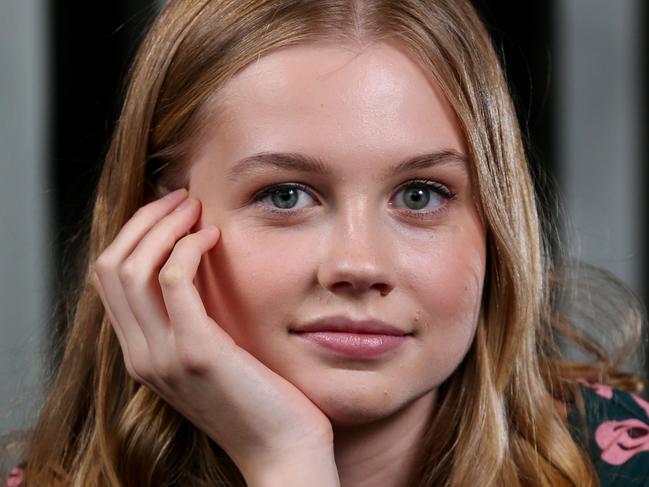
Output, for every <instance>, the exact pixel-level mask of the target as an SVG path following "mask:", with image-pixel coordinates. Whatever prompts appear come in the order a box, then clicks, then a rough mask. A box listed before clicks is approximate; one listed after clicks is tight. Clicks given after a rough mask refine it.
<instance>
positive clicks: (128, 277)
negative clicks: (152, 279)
mask: <svg viewBox="0 0 649 487" xmlns="http://www.w3.org/2000/svg"><path fill="white" fill-rule="evenodd" d="M138 268H139V266H138V265H137V263H136V262H135V261H133V260H131V259H127V260H125V261H124V263H123V264H122V265H121V266H120V268H119V271H118V274H119V280H120V281H122V283H123V284H124V285H132V284H134V283H136V282H137V281H138V277H139V275H140V274H142V272H141V271H139V269H138Z"/></svg>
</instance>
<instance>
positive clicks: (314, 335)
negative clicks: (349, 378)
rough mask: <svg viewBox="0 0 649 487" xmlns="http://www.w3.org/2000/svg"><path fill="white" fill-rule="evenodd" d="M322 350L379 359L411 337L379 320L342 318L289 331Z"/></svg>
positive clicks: (355, 356)
mask: <svg viewBox="0 0 649 487" xmlns="http://www.w3.org/2000/svg"><path fill="white" fill-rule="evenodd" d="M291 332H292V333H295V334H298V335H299V336H300V337H301V338H304V339H306V340H308V341H310V342H312V343H314V344H316V345H318V346H320V347H322V348H325V349H327V350H331V351H333V352H335V353H337V354H340V355H345V356H348V357H353V358H374V357H379V356H381V355H383V354H385V353H387V352H389V351H391V350H394V349H396V348H397V347H399V346H400V345H401V344H402V343H403V342H405V341H406V339H407V338H408V336H410V335H412V333H409V332H407V331H404V330H401V329H399V328H397V327H395V326H392V325H390V324H388V323H385V322H383V321H380V320H351V319H349V318H346V317H344V316H332V317H325V318H321V319H318V320H316V321H313V322H310V323H308V324H306V325H300V326H296V327H294V328H293V329H291Z"/></svg>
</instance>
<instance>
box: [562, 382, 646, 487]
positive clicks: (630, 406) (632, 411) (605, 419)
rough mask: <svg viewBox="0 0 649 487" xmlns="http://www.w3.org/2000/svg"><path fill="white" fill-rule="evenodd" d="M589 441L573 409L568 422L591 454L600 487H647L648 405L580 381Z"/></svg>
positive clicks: (577, 414)
mask: <svg viewBox="0 0 649 487" xmlns="http://www.w3.org/2000/svg"><path fill="white" fill-rule="evenodd" d="M581 384H582V386H583V387H582V393H583V396H584V405H585V408H586V423H587V431H588V438H584V437H583V433H582V428H581V427H580V425H581V419H580V417H579V413H578V412H577V411H576V409H573V410H572V411H571V412H570V415H569V417H568V421H569V423H570V425H571V426H572V430H573V434H574V437H575V439H576V440H577V441H578V442H579V443H580V444H581V445H582V446H583V448H584V449H586V450H587V451H588V452H589V453H590V457H591V459H592V461H593V464H594V465H595V469H596V470H597V474H598V476H599V479H600V485H601V486H602V487H637V486H643V487H649V402H647V401H645V400H644V399H641V398H639V397H638V396H635V395H634V394H629V393H628V392H622V391H620V390H617V389H613V388H611V387H609V386H605V385H602V384H589V383H587V382H584V381H582V382H581Z"/></svg>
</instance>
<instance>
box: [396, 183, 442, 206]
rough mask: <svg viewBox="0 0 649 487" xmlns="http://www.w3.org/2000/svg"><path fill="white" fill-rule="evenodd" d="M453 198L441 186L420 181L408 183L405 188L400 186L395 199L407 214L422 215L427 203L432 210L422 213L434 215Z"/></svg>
mask: <svg viewBox="0 0 649 487" xmlns="http://www.w3.org/2000/svg"><path fill="white" fill-rule="evenodd" d="M454 196H455V195H454V194H453V193H452V192H451V191H450V190H449V189H448V188H447V187H446V186H444V185H443V184H440V183H436V182H434V181H429V180H420V181H410V182H409V183H407V184H406V185H405V186H402V187H401V189H400V190H399V191H398V192H397V196H396V198H395V199H396V200H397V201H398V202H400V203H401V204H403V205H405V207H406V209H407V211H408V212H409V213H410V212H416V213H422V212H421V210H424V209H425V208H427V207H428V205H429V203H430V204H431V205H432V208H430V209H429V210H428V211H424V212H423V213H434V212H435V211H438V210H439V208H440V207H443V206H444V204H445V201H446V200H450V199H452V198H453V197H454ZM391 204H392V203H391ZM393 206H394V204H393ZM399 206H401V205H399Z"/></svg>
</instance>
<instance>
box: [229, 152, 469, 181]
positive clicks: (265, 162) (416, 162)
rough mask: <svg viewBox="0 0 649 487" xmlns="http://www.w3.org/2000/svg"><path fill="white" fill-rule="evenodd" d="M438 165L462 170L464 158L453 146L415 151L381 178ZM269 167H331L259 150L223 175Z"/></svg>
mask: <svg viewBox="0 0 649 487" xmlns="http://www.w3.org/2000/svg"><path fill="white" fill-rule="evenodd" d="M440 164H453V165H458V166H461V167H462V168H464V169H466V167H467V166H466V165H467V160H466V157H465V156H464V155H463V154H460V153H459V152H457V151H455V150H453V149H443V150H439V151H435V152H430V153H426V154H418V155H416V156H413V157H409V158H407V159H405V160H403V161H401V162H399V163H397V164H395V165H394V166H391V167H389V168H388V169H387V170H386V171H385V172H384V174H383V177H384V178H386V177H388V176H391V175H398V174H401V173H404V172H409V171H413V170H416V169H426V168H429V167H433V166H437V165H440ZM269 167H274V168H278V169H284V170H288V171H297V172H308V173H313V174H318V175H330V174H331V172H332V171H331V168H330V167H329V166H327V164H326V163H325V162H324V161H323V160H322V159H320V158H318V157H314V156H310V155H307V154H301V153H299V152H260V153H258V154H253V155H251V156H248V157H244V158H243V159H241V160H239V161H237V162H236V163H235V164H234V166H232V168H230V170H229V171H228V174H227V177H228V179H229V180H230V181H232V182H236V181H237V180H239V179H240V178H241V177H242V176H243V175H244V174H247V173H250V172H255V171H261V170H264V169H266V168H269Z"/></svg>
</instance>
